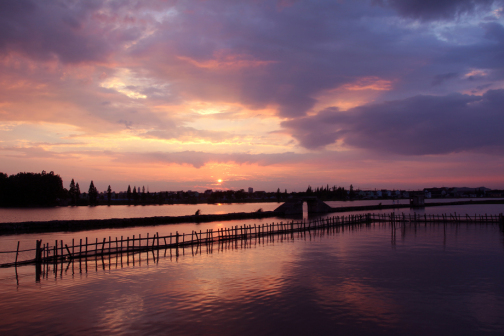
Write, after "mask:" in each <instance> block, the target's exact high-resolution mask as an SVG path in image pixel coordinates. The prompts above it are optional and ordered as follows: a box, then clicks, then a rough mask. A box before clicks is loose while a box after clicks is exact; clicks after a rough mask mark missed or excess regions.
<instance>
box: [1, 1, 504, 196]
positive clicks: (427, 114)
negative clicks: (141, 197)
mask: <svg viewBox="0 0 504 336" xmlns="http://www.w3.org/2000/svg"><path fill="white" fill-rule="evenodd" d="M0 162H1V164H0V171H1V172H4V173H7V174H9V175H10V174H16V173H18V172H23V171H25V172H41V171H42V170H46V171H48V172H49V171H54V172H55V173H56V174H59V175H60V176H61V177H62V178H63V182H64V186H65V187H66V188H68V186H69V183H70V180H71V179H72V178H74V179H75V181H76V182H79V183H80V186H81V190H83V191H86V189H87V187H88V186H89V183H90V181H91V180H94V183H95V185H96V186H97V188H98V190H99V191H103V190H104V189H106V187H107V186H108V185H109V184H110V185H111V186H112V189H113V190H115V191H121V190H125V189H126V188H127V186H128V184H130V185H131V186H132V187H133V186H134V185H135V186H142V185H144V186H145V187H146V188H149V190H150V191H151V192H152V191H159V190H188V189H191V190H197V191H204V190H205V189H214V190H215V189H228V188H229V189H235V190H236V189H241V188H244V189H246V188H248V187H253V188H254V189H256V190H266V191H276V189H277V188H280V189H281V190H282V191H283V190H284V189H287V190H288V191H289V192H290V191H304V190H306V188H307V186H308V185H312V186H314V187H315V186H320V185H326V184H329V185H331V186H333V185H336V186H344V187H345V188H348V187H349V186H350V184H353V186H354V187H355V188H361V189H368V188H369V189H371V188H372V189H374V188H388V189H417V188H424V187H434V186H436V187H441V186H459V187H462V186H467V187H479V186H486V187H489V188H504V1H491V0H482V1H475V0H450V1H448V0H353V1H350V0H339V1H335V0H331V1H329V0H328V1H316V0H311V1H301V0H299V1H296V0H276V1H273V0H272V1H269V0H249V1H239V0H208V1H190V0H185V1H176V0H173V1H172V0H166V1H161V0H158V1H155V0H152V1H138V0H137V1H133V0H90V1H76V0H68V1H65V0H59V1H49V0H44V1H35V0H33V1H30V0H3V1H0ZM218 180H222V182H218Z"/></svg>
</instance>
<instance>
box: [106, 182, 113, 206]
mask: <svg viewBox="0 0 504 336" xmlns="http://www.w3.org/2000/svg"><path fill="white" fill-rule="evenodd" d="M111 199H112V188H110V185H109V186H108V188H107V200H108V205H110V200H111Z"/></svg>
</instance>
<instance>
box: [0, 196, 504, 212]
mask: <svg viewBox="0 0 504 336" xmlns="http://www.w3.org/2000/svg"><path fill="white" fill-rule="evenodd" d="M469 198H471V199H474V197H469ZM478 198H480V197H478ZM481 198H483V199H484V200H482V201H493V200H496V201H498V200H504V199H503V198H502V197H481ZM428 199H429V200H458V201H460V202H471V201H469V200H467V197H443V198H428ZM401 200H405V201H408V200H409V199H408V198H395V199H393V198H383V199H382V198H375V199H352V200H340V199H328V200H322V202H366V201H377V202H380V201H401ZM284 202H285V200H281V201H278V200H276V199H274V200H273V199H263V200H239V201H238V200H233V201H220V202H163V203H137V204H134V203H132V202H128V201H123V200H121V201H112V202H111V203H110V204H108V203H107V202H106V201H104V202H100V203H99V204H96V205H89V204H77V205H70V204H68V205H52V206H0V209H38V208H43V209H46V208H57V207H90V206H93V207H94V206H115V205H129V206H151V205H153V206H161V205H199V204H208V205H217V204H248V203H252V204H254V203H284ZM454 202H456V201H454ZM472 202H480V201H479V200H473V201H472ZM439 203H440V204H448V203H453V202H444V203H443V202H439ZM425 204H426V205H428V206H430V204H434V203H425ZM397 205H401V204H396V207H397ZM403 205H408V206H409V204H403ZM384 206H385V205H384Z"/></svg>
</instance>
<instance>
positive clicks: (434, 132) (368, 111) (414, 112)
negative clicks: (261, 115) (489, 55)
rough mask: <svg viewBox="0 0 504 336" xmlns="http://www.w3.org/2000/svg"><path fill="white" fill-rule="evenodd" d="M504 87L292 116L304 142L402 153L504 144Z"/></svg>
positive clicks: (287, 124)
mask: <svg viewBox="0 0 504 336" xmlns="http://www.w3.org/2000/svg"><path fill="white" fill-rule="evenodd" d="M503 106H504V90H490V91H488V92H487V93H485V94H484V95H483V96H471V95H462V94H452V95H447V96H415V97H412V98H408V99H404V100H397V101H389V102H385V103H381V104H373V105H367V106H361V107H357V108H353V109H350V110H348V111H345V112H340V111H337V110H336V109H334V108H329V109H326V110H324V111H321V112H320V113H319V114H318V115H316V116H313V117H307V118H301V119H297V120H292V121H286V122H284V123H283V126H284V127H286V128H288V129H290V130H291V131H292V134H293V136H294V137H295V138H296V139H297V140H298V141H299V142H300V144H301V145H302V146H304V147H306V148H309V149H317V148H322V147H324V146H326V145H329V144H331V143H334V142H335V141H336V140H342V141H343V142H344V143H345V144H346V145H349V146H352V147H357V148H362V149H366V150H370V151H377V152H389V153H395V154H401V155H428V154H446V153H452V152H461V151H476V150H478V151H480V150H490V151H495V150H497V151H502V150H503V149H504V132H503V131H502V125H503V124H504V110H503V108H502V107H503Z"/></svg>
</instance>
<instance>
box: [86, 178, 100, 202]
mask: <svg viewBox="0 0 504 336" xmlns="http://www.w3.org/2000/svg"><path fill="white" fill-rule="evenodd" d="M88 196H89V204H90V205H96V199H97V197H98V190H97V189H96V187H95V186H94V183H93V181H91V183H90V184H89V191H88Z"/></svg>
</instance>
